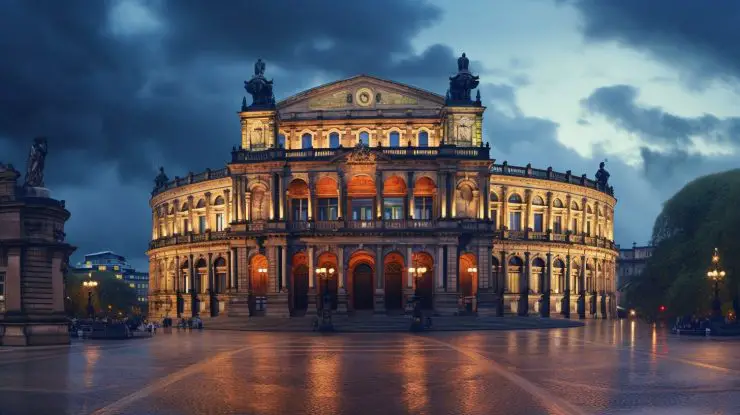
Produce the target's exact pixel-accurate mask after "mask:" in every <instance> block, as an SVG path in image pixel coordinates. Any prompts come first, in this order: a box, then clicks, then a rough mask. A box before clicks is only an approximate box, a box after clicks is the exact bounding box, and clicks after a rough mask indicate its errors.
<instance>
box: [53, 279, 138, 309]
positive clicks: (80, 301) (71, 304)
mask: <svg viewBox="0 0 740 415" xmlns="http://www.w3.org/2000/svg"><path fill="white" fill-rule="evenodd" d="M89 275H91V276H92V278H90V276H89ZM88 279H92V280H94V281H97V282H98V286H97V287H94V288H93V289H92V290H91V291H92V300H93V301H92V303H93V308H94V309H95V312H96V313H108V312H110V313H113V314H118V313H119V312H120V313H121V314H124V315H128V314H131V313H132V312H133V310H134V307H137V306H138V305H137V301H136V300H137V297H136V290H135V289H133V288H131V287H130V286H129V285H128V283H127V282H125V281H123V280H119V279H117V278H116V273H113V272H106V271H94V272H89V271H79V272H75V271H72V272H70V273H68V274H67V275H66V283H65V289H66V296H67V303H66V305H67V307H66V311H67V314H69V315H74V316H79V317H82V316H87V296H88V292H89V291H90V290H89V289H88V288H87V287H84V286H83V285H82V283H83V281H85V280H88ZM109 306H110V307H109Z"/></svg>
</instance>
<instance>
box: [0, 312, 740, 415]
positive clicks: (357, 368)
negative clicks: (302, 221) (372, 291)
mask: <svg viewBox="0 0 740 415" xmlns="http://www.w3.org/2000/svg"><path fill="white" fill-rule="evenodd" d="M739 345H740V339H739V340H715V339H707V338H690V337H688V338H687V337H680V338H679V337H675V336H671V335H669V334H668V333H667V332H666V331H665V330H662V329H653V328H652V327H651V326H648V325H646V324H641V323H632V322H629V321H622V322H606V321H599V322H590V323H589V324H588V325H587V327H584V328H575V329H553V330H539V331H534V330H531V331H509V332H502V331H495V332H494V331H489V332H483V331H480V332H457V333H454V332H448V333H434V334H430V335H422V336H419V335H412V334H398V333H393V334H391V333H388V334H338V335H329V336H326V335H318V334H287V333H286V334H281V333H257V332H215V331H213V332H209V331H204V332H177V331H175V332H173V333H171V334H165V333H160V334H158V335H157V336H155V338H153V339H146V340H132V341H129V342H87V343H75V344H73V345H72V346H71V347H61V348H53V347H52V348H44V349H39V350H8V349H0V414H3V415H4V414H34V413H44V414H63V413H69V414H78V413H79V414H87V413H99V414H113V413H130V414H209V413H210V414H351V415H355V414H358V415H360V414H383V415H391V414H539V413H543V414H547V413H553V414H557V413H561V414H578V413H598V414H602V413H607V414H608V413H619V414H622V413H635V414H647V413H664V414H688V413H714V414H732V413H737V409H736V408H737V407H738V405H740V357H738V354H737V353H736V350H737V349H738V346H739ZM96 411H97V412H96Z"/></svg>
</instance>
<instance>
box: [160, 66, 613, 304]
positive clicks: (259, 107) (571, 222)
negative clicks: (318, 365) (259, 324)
mask: <svg viewBox="0 0 740 415" xmlns="http://www.w3.org/2000/svg"><path fill="white" fill-rule="evenodd" d="M468 66H469V61H468V58H467V57H465V55H464V54H463V56H462V57H461V58H460V59H459V60H458V71H457V73H456V74H453V76H451V77H450V80H449V82H450V87H449V90H448V91H447V93H446V95H438V94H436V93H433V92H429V91H425V90H422V89H418V88H415V87H412V86H409V85H405V84H402V83H398V82H393V81H389V80H384V79H379V78H376V77H372V76H367V75H359V76H355V77H352V78H349V79H344V80H340V81H336V82H332V83H329V84H325V85H322V86H319V87H316V88H313V89H309V90H307V91H304V92H301V93H299V94H297V95H294V96H291V97H289V98H286V99H284V100H282V101H280V102H276V101H275V98H274V95H273V84H272V81H271V80H268V79H267V78H266V77H265V74H264V72H265V64H264V63H263V62H262V61H258V62H257V63H256V64H255V68H254V69H255V71H254V76H253V77H252V79H250V80H249V81H247V82H245V88H246V90H247V92H248V93H249V94H250V95H251V96H252V99H251V104H250V103H249V102H247V100H246V98H245V100H244V102H243V104H242V108H241V111H239V119H240V121H241V140H240V141H239V143H238V146H236V147H234V149H233V150H232V152H231V158H230V160H229V161H228V162H227V163H226V165H225V167H223V168H220V169H214V170H206V171H205V172H202V173H198V174H193V173H190V174H188V175H187V176H185V177H176V178H174V179H169V178H167V176H166V175H165V174H164V171H163V170H162V171H161V172H160V175H159V176H158V177H157V179H156V186H155V189H154V191H153V192H152V197H151V201H150V205H151V207H152V222H153V226H152V241H151V243H150V246H149V250H148V256H149V260H150V274H149V275H150V285H149V286H150V294H149V295H150V297H149V307H150V309H149V315H150V316H151V317H153V318H161V317H163V316H166V315H169V316H170V317H174V315H175V313H176V312H178V311H179V312H181V313H182V314H183V315H184V316H185V317H189V316H191V315H196V314H197V315H201V316H216V315H219V314H222V315H226V316H255V317H257V316H263V315H267V316H282V317H290V316H302V315H306V314H309V315H313V314H315V313H316V310H317V309H318V308H321V307H322V304H323V303H324V302H326V304H327V306H331V308H332V309H334V310H335V313H347V314H349V315H358V314H359V315H362V314H371V313H376V314H386V313H387V314H393V313H400V312H402V311H403V309H404V307H405V305H406V304H407V302H408V301H409V299H410V298H412V297H413V298H415V299H417V300H418V301H420V303H421V305H422V307H423V308H425V309H428V310H432V311H430V312H432V313H435V314H438V315H469V314H479V315H482V314H491V315H517V314H518V315H543V316H550V315H551V314H552V316H553V317H555V316H566V317H570V315H571V313H573V314H574V315H576V316H578V317H580V318H611V317H612V316H615V315H616V301H615V297H614V294H615V261H616V258H617V255H618V251H617V250H615V245H614V242H613V240H614V234H613V230H614V206H615V204H616V199H615V198H614V196H613V189H612V188H611V187H610V186H609V185H608V177H609V174H608V173H607V172H606V170H604V168H603V164H602V166H601V168H600V169H599V171H598V172H597V174H596V178H595V179H590V178H587V177H586V175H585V174H584V175H573V174H571V172H570V171H568V172H566V173H560V172H556V171H553V170H552V169H551V168H545V169H538V168H534V167H531V166H530V165H527V166H525V167H519V166H512V165H508V164H507V163H506V162H503V163H501V164H496V163H495V160H494V159H493V158H492V157H495V154H491V151H490V150H491V149H490V146H489V145H488V144H487V143H485V142H484V141H483V139H482V128H483V119H484V112H485V107H484V106H482V104H481V99H480V93H479V92H478V93H477V94H476V93H475V92H476V88H477V86H478V83H479V80H478V77H477V76H475V75H473V74H472V73H471V72H470V70H469V68H468ZM235 141H236V140H235ZM235 144H236V143H235Z"/></svg>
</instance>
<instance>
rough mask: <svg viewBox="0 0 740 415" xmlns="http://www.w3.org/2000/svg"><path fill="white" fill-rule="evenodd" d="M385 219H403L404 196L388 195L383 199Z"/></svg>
mask: <svg viewBox="0 0 740 415" xmlns="http://www.w3.org/2000/svg"><path fill="white" fill-rule="evenodd" d="M383 219H403V198H402V197H386V198H385V199H383Z"/></svg>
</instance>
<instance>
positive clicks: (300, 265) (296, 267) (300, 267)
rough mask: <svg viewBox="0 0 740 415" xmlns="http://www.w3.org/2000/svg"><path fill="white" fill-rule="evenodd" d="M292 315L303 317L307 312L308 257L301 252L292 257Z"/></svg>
mask: <svg viewBox="0 0 740 415" xmlns="http://www.w3.org/2000/svg"><path fill="white" fill-rule="evenodd" d="M292 265H293V269H292V274H293V281H292V282H293V290H292V291H293V292H292V294H293V313H294V315H300V316H302V315H305V314H306V310H308V257H307V256H306V254H305V253H303V252H298V253H297V254H295V255H293V261H292Z"/></svg>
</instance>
